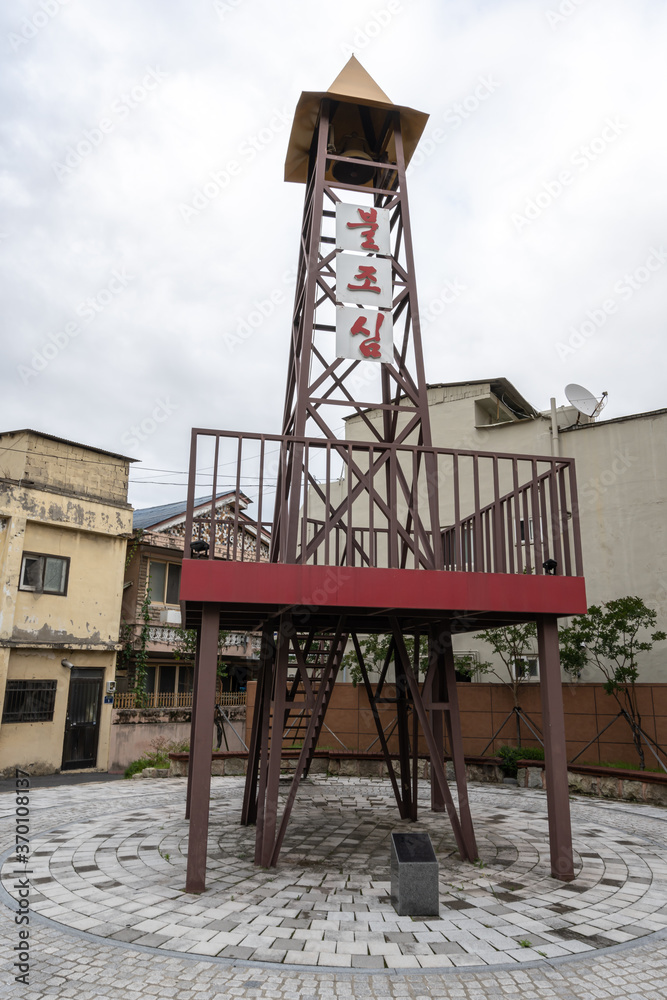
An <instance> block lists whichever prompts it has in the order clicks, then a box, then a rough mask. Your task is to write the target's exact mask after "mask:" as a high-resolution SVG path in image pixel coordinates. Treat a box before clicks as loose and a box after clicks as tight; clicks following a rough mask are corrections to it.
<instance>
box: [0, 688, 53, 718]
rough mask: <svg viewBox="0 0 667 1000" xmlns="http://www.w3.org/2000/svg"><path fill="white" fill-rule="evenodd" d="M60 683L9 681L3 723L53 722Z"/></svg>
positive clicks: (6, 689)
mask: <svg viewBox="0 0 667 1000" xmlns="http://www.w3.org/2000/svg"><path fill="white" fill-rule="evenodd" d="M57 686H58V681H7V687H6V688H5V705H4V709H3V712H2V721H3V722H51V721H52V720H53V709H54V706H55V703H56V687H57Z"/></svg>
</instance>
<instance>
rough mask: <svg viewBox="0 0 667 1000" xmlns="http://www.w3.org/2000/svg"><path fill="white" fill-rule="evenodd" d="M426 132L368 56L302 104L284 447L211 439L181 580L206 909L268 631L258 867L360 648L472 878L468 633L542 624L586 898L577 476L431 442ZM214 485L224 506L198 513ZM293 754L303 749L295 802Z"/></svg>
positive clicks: (558, 805) (406, 810)
mask: <svg viewBox="0 0 667 1000" xmlns="http://www.w3.org/2000/svg"><path fill="white" fill-rule="evenodd" d="M426 121H427V116H426V115H425V114H423V113H421V112H419V111H414V110H412V109H410V108H405V107H399V106H397V105H395V104H393V103H392V102H391V101H390V100H389V98H388V97H387V95H386V94H384V93H383V91H382V90H380V88H379V87H378V86H377V84H376V83H375V82H374V81H373V80H372V79H371V77H370V76H369V75H368V73H366V71H365V70H364V69H363V67H362V66H361V65H360V64H359V63H358V61H357V60H356V59H355V58H354V57H352V58H351V59H350V61H349V62H348V64H347V65H346V66H345V68H344V69H343V71H342V72H341V73H340V75H339V76H338V77H337V78H336V80H335V81H334V83H333V84H332V85H331V87H330V88H329V90H328V91H326V92H319V93H304V94H302V95H301V98H300V100H299V103H298V106H297V109H296V114H295V118H294V124H293V128H292V133H291V136H290V142H289V148H288V152H287V161H286V168H285V177H286V180H287V181H291V182H297V183H302V184H304V185H305V201H304V212H303V222H302V226H301V233H300V249H299V264H298V274H297V284H296V292H295V300H294V311H293V316H292V327H291V338H290V355H289V365H288V373H287V386H286V392H285V406H284V414H283V426H282V433H281V434H274V435H270V434H246V433H237V432H232V431H214V430H205V429H195V430H193V432H192V450H191V457H190V480H189V487H188V505H187V514H186V521H185V529H184V530H185V539H186V549H185V552H184V560H183V569H182V578H181V579H182V583H181V601H182V602H183V606H184V611H185V623H186V626H187V627H189V628H194V629H196V630H197V634H198V652H197V666H196V670H195V691H194V698H193V721H192V739H191V754H190V767H189V777H188V805H187V815H189V817H190V841H189V848H188V876H187V886H186V888H187V890H188V891H191V892H201V891H203V889H204V885H205V875H206V837H207V830H208V821H209V815H208V813H209V792H210V767H211V731H212V726H213V708H214V700H215V675H216V662H217V648H218V635H219V630H220V629H221V628H222V629H230V630H238V631H246V632H247V631H254V632H257V633H259V634H261V651H260V674H259V678H258V681H257V688H256V699H255V707H254V714H253V720H252V731H251V739H250V746H249V748H248V771H247V777H246V784H245V795H244V802H243V809H242V815H241V822H242V823H244V824H246V825H249V824H255V825H256V836H255V862H256V863H257V864H259V865H262V866H273V865H276V864H277V863H278V859H279V855H280V849H281V845H282V843H283V839H284V837H285V833H286V830H287V825H288V822H289V818H290V814H291V811H292V807H293V805H294V802H295V799H296V795H297V791H298V788H299V783H300V781H301V779H302V778H303V777H304V775H306V774H307V773H308V769H309V768H310V765H311V762H312V760H313V756H314V754H315V751H316V747H317V743H318V739H319V737H320V734H321V732H322V730H323V727H324V725H325V721H324V720H325V715H326V710H327V706H328V704H329V701H330V699H331V695H332V691H333V689H334V684H335V682H336V678H337V675H338V672H339V669H340V667H341V662H342V658H343V654H344V652H345V650H346V649H348V650H350V649H353V650H354V651H355V653H356V658H357V662H358V664H359V669H360V672H361V676H362V679H363V684H364V689H365V693H366V696H367V698H368V704H369V709H370V713H371V714H372V717H373V720H374V723H375V726H376V729H377V742H378V743H379V745H380V747H381V750H382V754H383V758H384V761H385V764H386V767H387V772H388V775H389V778H390V781H391V784H392V788H393V791H394V795H395V797H396V802H397V806H398V812H399V815H400V816H401V818H404V819H413V820H414V819H416V818H417V785H418V757H419V754H420V752H421V753H422V756H423V755H424V752H425V753H426V755H427V756H428V760H429V772H430V781H431V807H432V809H433V810H435V811H442V812H444V811H446V812H447V814H448V818H449V822H450V824H451V828H452V834H453V837H454V841H455V843H456V845H457V847H458V850H459V853H460V855H461V857H462V858H463V859H467V860H473V859H474V858H476V856H477V847H476V843H475V834H474V829H473V822H472V817H471V813H470V807H469V802H468V794H467V788H466V777H465V761H464V755H463V740H462V736H461V727H460V720H459V709H458V702H457V687H456V672H455V666H454V653H453V649H452V633H454V632H459V633H465V632H467V631H477V630H479V629H484V628H490V627H495V626H503V625H508V624H513V623H516V622H522V621H534V622H535V623H536V625H537V631H538V639H539V649H540V672H541V690H542V707H543V719H544V720H545V732H544V744H545V753H546V769H547V798H548V806H549V821H550V839H551V861H552V873H553V874H554V875H555V877H558V878H561V879H570V878H572V877H573V866H572V846H571V834H570V825H569V802H568V788H567V768H566V763H565V754H564V748H565V737H564V727H563V711H562V692H561V684H560V666H559V658H558V637H557V628H556V620H557V616H558V615H567V614H578V613H581V612H583V611H585V610H586V600H585V591H584V583H583V578H582V575H581V545H580V540H579V529H578V522H577V517H576V511H577V502H576V481H575V477H574V466H573V463H572V460H570V459H565V458H563V459H561V458H558V457H552V456H526V455H499V454H495V453H489V452H471V451H462V450H455V449H447V448H440V447H435V446H434V445H433V442H432V440H431V429H430V421H429V410H428V398H427V386H426V381H425V375H424V362H423V354H422V342H421V330H420V324H419V310H418V305H417V295H416V285H415V273H414V259H413V248H412V236H411V230H410V214H409V208H408V199H407V187H406V179H405V171H406V167H407V165H408V163H409V161H410V158H411V156H412V154H413V153H414V151H415V149H416V146H417V143H418V141H419V138H420V136H421V134H422V132H423V130H424V127H425V124H426ZM345 423H347V429H348V430H347V432H345V431H344V430H343V429H342V428H343V427H344V426H345ZM276 456H277V457H276ZM230 469H235V482H234V483H233V484H232V485H231V489H232V491H235V492H236V493H238V494H239V495H240V494H241V493H243V494H244V496H245V491H247V490H251V489H252V490H254V495H253V497H252V499H253V501H254V502H255V511H254V513H255V517H256V520H255V521H254V522H252V523H251V522H249V519H248V518H247V517H246V518H245V520H242V519H241V517H240V515H239V513H238V507H237V510H236V513H235V514H233V515H230V514H229V513H228V512H227V513H225V512H224V508H223V507H222V506H221V502H220V492H219V484H221V483H222V481H223V478H224V481H225V489H226V490H227V491H228V492H227V494H226V495H227V496H228V495H229V489H230V484H229V478H230V472H229V470H230ZM203 470H206V475H209V476H210V475H211V474H212V487H211V495H210V499H209V500H206V501H203V499H202V497H201V496H199V497H198V498H197V499H195V492H196V489H195V483H196V481H197V476H198V474H200V471H203ZM211 470H212V473H211ZM232 475H233V474H232ZM273 482H275V500H274V507H273V516H272V518H271V519H270V520H265V519H264V511H265V510H266V506H267V502H268V496H269V489H268V484H269V483H270V484H271V486H272V485H273ZM246 483H248V484H255V485H253V486H252V487H250V486H246ZM246 499H247V497H246ZM528 524H530V530H528V529H527V528H526V525H528ZM267 539H268V544H267V542H266V540H267ZM267 553H268V556H267ZM545 560H548V561H549V564H550V565H551V564H553V563H555V564H556V565H557V566H558V567H560V569H559V572H558V574H557V575H555V574H553V573H551V572H549V573H547V572H546V571H545V569H544V561H545ZM372 634H380V635H384V636H387V637H388V639H387V644H386V650H387V652H386V656H385V658H384V662H383V664H382V667H381V669H380V674H379V679H378V680H377V682H376V683H372V682H371V679H370V676H369V673H370V671H369V668H368V665H367V664H366V663H365V661H364V642H363V639H364V637H365V636H368V635H372ZM406 640H411V642H412V649H413V651H414V653H412V654H411V653H409V652H408V650H409V647H410V642H408V641H406ZM423 649H425V650H426V651H427V655H426V657H425V663H424V662H423V660H424V658H423V657H421V654H420V651H421V650H423ZM420 658H421V659H422V662H421V663H420ZM420 667H421V668H422V676H420ZM387 713H391V714H393V721H392V720H390V722H391V723H392V724H391V728H389V727H388V726H387ZM388 730H389V731H390V732H391V733H394V732H395V736H394V737H393V740H394V742H393V744H392V745H393V747H394V750H393V751H392V747H391V746H390V739H389V735H388ZM445 737H446V741H447V744H446V745H447V752H448V755H449V757H450V758H451V760H452V762H453V765H454V772H455V781H456V794H457V799H458V804H456V803H455V802H454V798H453V796H452V792H451V790H450V787H449V784H448V782H447V780H446V775H445V766H444V759H445ZM396 744H397V749H398V752H396ZM286 745H290V746H294V745H296V746H297V747H298V748H299V749H298V758H297V760H296V762H295V766H294V771H293V777H292V780H291V784H290V786H289V789H288V790H287V793H286V795H281V794H280V793H281V791H283V790H284V785H282V786H281V783H280V776H281V762H282V758H283V752H284V747H285V746H286Z"/></svg>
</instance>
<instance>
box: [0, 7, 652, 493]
mask: <svg viewBox="0 0 667 1000" xmlns="http://www.w3.org/2000/svg"><path fill="white" fill-rule="evenodd" d="M0 45H1V46H2V48H3V57H2V60H0V66H1V69H0V86H1V92H0V100H1V104H2V108H3V112H4V113H3V116H2V119H3V120H2V152H1V156H2V162H1V166H0V198H1V202H2V215H1V216H0V254H1V255H2V279H1V280H2V285H3V310H2V324H3V327H2V354H1V358H2V363H1V364H0V401H1V405H2V429H3V430H9V429H14V428H20V427H33V428H35V429H37V430H42V431H46V432H49V433H52V434H56V435H58V436H62V437H65V438H69V439H72V440H75V441H82V442H84V443H86V444H90V445H95V446H99V447H102V448H105V449H108V450H111V451H119V452H121V453H123V454H128V455H131V456H132V457H134V458H137V459H140V464H136V465H135V466H133V471H132V484H131V492H130V500H131V502H132V503H133V504H134V505H135V506H136V507H145V506H149V505H152V504H158V503H167V502H169V501H172V500H175V499H178V498H180V497H181V496H182V495H183V492H184V490H183V487H182V484H184V483H185V477H184V476H183V475H182V473H183V472H184V470H185V469H186V468H187V453H188V447H189V432H190V428H191V427H192V426H193V425H194V426H200V427H201V426H207V427H218V428H228V429H236V430H253V431H265V432H268V433H278V432H279V430H280V420H281V414H282V403H283V392H284V379H285V372H286V365H287V352H288V337H289V323H290V314H291V298H292V293H293V272H294V267H295V264H296V260H297V250H298V231H299V225H300V214H301V207H302V199H303V192H304V189H303V187H302V186H301V185H295V184H285V183H284V182H283V179H282V177H283V163H284V157H285V151H286V146H287V140H288V135H289V127H290V118H291V115H292V112H293V109H294V107H295V105H296V102H297V99H298V96H299V94H300V92H301V91H302V90H326V89H327V87H328V86H329V85H330V84H331V82H332V81H333V79H334V78H335V77H336V76H337V74H338V73H339V71H340V70H341V68H342V67H343V65H344V64H345V62H346V61H347V59H348V58H349V56H350V54H351V53H352V52H354V53H355V54H356V56H357V57H358V58H359V60H360V61H361V62H362V64H363V65H364V66H365V67H366V69H367V70H368V71H369V72H370V74H371V75H372V76H373V77H374V78H375V79H376V80H377V82H378V84H379V85H380V86H381V87H382V89H383V90H385V91H386V93H388V94H389V96H390V97H391V98H392V100H394V101H396V103H398V104H404V105H408V106H411V107H414V108H418V109H419V110H424V111H427V112H428V113H429V114H430V115H431V118H430V121H429V124H428V126H427V128H426V131H425V133H424V137H423V141H422V146H421V147H420V150H419V151H418V152H417V154H416V156H415V158H414V161H413V164H412V165H411V167H410V168H409V171H408V180H409V184H410V199H411V214H412V221H413V235H414V240H415V250H416V263H417V283H418V288H419V294H420V306H421V311H422V324H423V329H424V338H425V345H424V346H425V356H426V376H427V380H428V381H430V382H441V381H459V380H463V379H468V378H485V377H496V376H505V377H507V378H509V379H510V380H511V381H512V382H513V383H514V384H515V385H516V386H517V388H518V389H519V391H520V392H521V393H523V395H524V396H526V397H527V398H528V399H529V400H530V401H531V402H532V403H533V405H535V406H536V407H538V408H539V409H544V408H546V407H548V405H549V399H550V397H551V396H555V397H556V398H557V401H558V403H559V404H563V403H565V397H564V395H563V388H564V386H565V385H566V383H568V382H579V383H582V384H584V385H585V386H588V387H589V388H590V389H591V390H592V391H593V392H595V393H596V394H600V393H601V392H602V390H606V391H607V392H608V393H609V403H608V406H607V410H606V412H605V416H607V417H614V416H620V415H623V414H628V413H635V412H642V411H646V410H651V409H658V408H661V407H664V406H667V389H666V388H665V374H664V373H665V360H666V355H667V348H666V346H665V317H666V315H667V309H666V306H667V295H666V292H667V233H666V230H665V222H666V218H667V212H666V209H667V186H666V185H665V175H666V168H667V148H666V142H665V105H666V103H667V85H666V80H665V51H666V50H667V8H666V7H665V5H664V4H663V3H661V2H659V0H355V2H352V0H338V2H337V3H335V4H332V3H324V2H321V0H282V2H280V3H277V2H275V0H189V2H187V3H186V2H183V0H182V2H177V0H140V2H138V0H96V2H95V3H90V2H88V3H85V2H84V0H67V2H64V0H5V2H4V3H3V4H2V5H1V7H0ZM260 307H261V308H263V311H264V313H265V314H266V315H265V317H264V318H263V319H262V322H261V323H257V322H255V325H254V327H253V331H252V334H251V335H249V336H244V332H247V331H249V329H250V327H249V326H248V323H249V317H250V316H251V314H252V315H253V317H254V319H255V320H256V316H257V310H258V308H260Z"/></svg>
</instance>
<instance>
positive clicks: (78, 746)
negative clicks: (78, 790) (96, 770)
mask: <svg viewBox="0 0 667 1000" xmlns="http://www.w3.org/2000/svg"><path fill="white" fill-rule="evenodd" d="M103 679H104V671H103V670H86V669H76V668H75V669H74V670H72V676H71V679H70V685H69V700H68V703H67V719H66V721H65V741H64V744H63V762H62V770H63V771H71V770H73V769H75V768H83V767H95V765H96V764H97V742H98V737H99V719H100V706H101V702H102V682H103Z"/></svg>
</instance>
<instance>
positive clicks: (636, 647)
mask: <svg viewBox="0 0 667 1000" xmlns="http://www.w3.org/2000/svg"><path fill="white" fill-rule="evenodd" d="M657 618H658V615H657V612H655V611H652V610H651V609H650V608H647V607H646V605H645V604H644V602H643V600H642V599H641V597H619V598H617V599H616V600H614V601H606V602H605V603H603V604H602V605H596V604H593V605H591V607H590V608H589V609H588V611H587V612H586V614H585V615H579V616H578V617H576V618H573V619H572V622H571V624H570V625H568V626H567V627H566V628H563V629H561V630H560V636H559V639H560V658H561V663H562V665H563V668H564V669H565V670H566V672H567V673H569V674H570V675H571V676H572V677H576V678H579V677H580V675H581V671H582V670H583V668H584V667H585V666H586V664H587V663H593V664H595V666H596V667H598V669H599V670H600V671H601V672H602V674H603V676H604V678H605V684H604V689H605V691H606V692H607V694H610V695H612V696H613V697H614V698H615V700H616V703H617V704H618V707H619V710H620V711H621V712H622V713H623V715H624V717H625V719H626V721H627V722H628V725H629V726H630V729H631V730H632V739H633V742H634V744H635V748H636V750H637V755H638V757H639V767H640V769H641V770H642V771H643V770H644V769H645V767H646V763H645V760H644V748H643V745H642V719H641V712H640V709H639V702H638V698H637V687H636V683H637V680H638V678H639V664H638V657H639V654H640V653H647V652H648V651H649V650H650V649H652V648H653V646H654V644H655V643H656V642H662V641H664V640H665V639H667V634H666V633H665V632H661V631H659V630H657V629H656V628H655V625H656V622H657Z"/></svg>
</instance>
